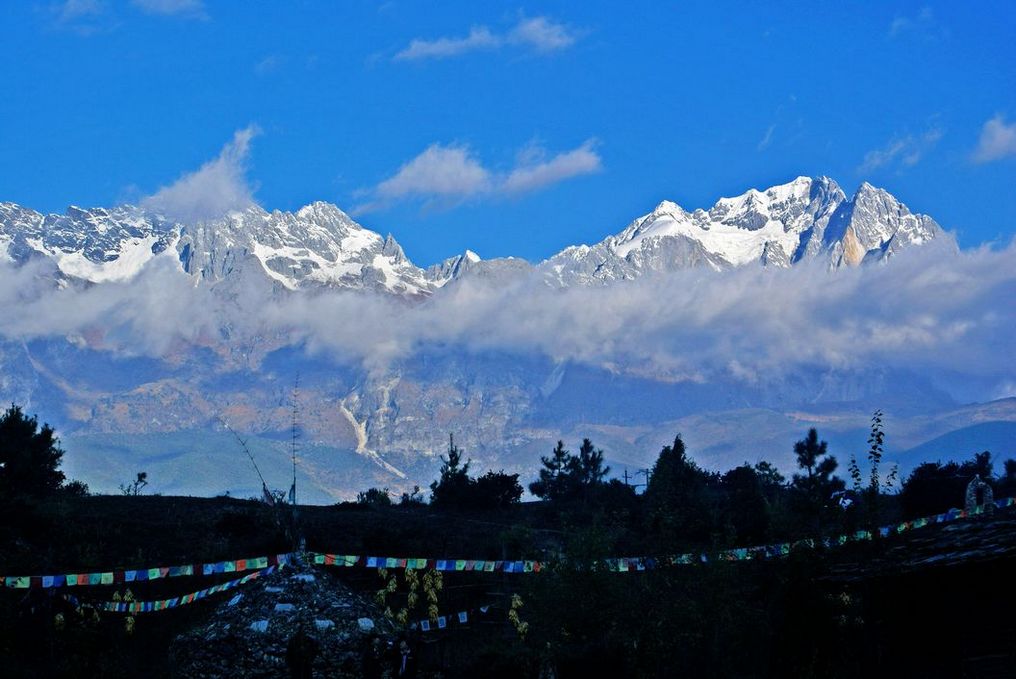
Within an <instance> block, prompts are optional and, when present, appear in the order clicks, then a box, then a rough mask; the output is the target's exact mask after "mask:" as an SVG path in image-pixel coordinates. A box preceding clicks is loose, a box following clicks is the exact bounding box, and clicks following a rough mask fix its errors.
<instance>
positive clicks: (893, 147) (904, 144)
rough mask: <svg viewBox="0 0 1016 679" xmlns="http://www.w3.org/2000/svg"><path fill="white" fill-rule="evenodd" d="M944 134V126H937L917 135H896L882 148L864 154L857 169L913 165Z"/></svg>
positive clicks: (866, 169) (865, 169) (862, 171)
mask: <svg viewBox="0 0 1016 679" xmlns="http://www.w3.org/2000/svg"><path fill="white" fill-rule="evenodd" d="M943 134H944V131H943V130H942V128H940V127H937V126H936V127H932V128H930V129H928V131H927V132H925V133H924V134H921V135H917V136H915V135H912V134H905V135H902V136H895V137H893V138H892V139H890V140H889V142H888V143H887V144H886V145H885V146H883V147H882V148H879V149H874V150H871V151H868V152H867V153H866V154H864V160H863V161H862V162H861V165H860V166H859V167H858V168H857V171H858V172H861V173H866V172H871V171H872V170H877V169H878V168H881V167H885V166H889V165H902V166H905V167H913V166H914V165H917V163H919V162H920V161H921V159H922V158H923V157H924V156H925V154H927V153H928V152H929V151H931V150H932V149H933V148H935V146H936V145H937V144H938V142H939V140H940V139H942V135H943Z"/></svg>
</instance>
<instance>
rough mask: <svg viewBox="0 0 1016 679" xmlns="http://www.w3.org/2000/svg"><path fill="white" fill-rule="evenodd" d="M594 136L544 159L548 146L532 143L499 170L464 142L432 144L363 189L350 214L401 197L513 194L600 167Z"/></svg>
mask: <svg viewBox="0 0 1016 679" xmlns="http://www.w3.org/2000/svg"><path fill="white" fill-rule="evenodd" d="M594 146H595V140H592V139H589V140H586V141H585V142H584V143H583V144H582V145H581V146H579V147H578V148H575V149H572V150H571V151H565V152H563V153H559V154H557V155H556V156H554V157H552V158H550V159H549V160H545V158H546V151H545V150H544V149H543V148H542V147H540V146H538V145H530V146H528V147H526V148H525V149H523V152H522V153H520V154H519V158H518V159H517V161H516V164H515V166H514V167H513V168H512V169H511V170H509V171H507V172H497V171H494V170H491V169H488V168H487V167H484V166H483V164H482V163H481V162H480V161H479V160H478V159H477V158H476V156H475V155H474V154H473V153H472V151H471V150H470V149H469V147H467V146H462V145H452V146H443V145H441V144H431V145H430V146H429V147H427V149H426V150H425V151H424V152H423V153H421V154H420V155H418V156H416V157H415V158H413V159H412V160H410V161H409V162H407V163H404V164H403V165H402V167H400V168H399V170H398V171H397V172H396V173H395V174H394V175H392V176H391V177H389V178H388V179H386V180H384V181H383V182H381V183H380V184H378V185H377V186H376V187H374V188H373V189H372V190H370V191H367V192H366V193H367V194H368V195H369V196H370V197H371V198H370V200H369V201H368V202H366V203H363V204H361V205H359V206H357V207H356V208H355V209H354V213H364V212H369V211H371V210H376V209H380V208H383V207H385V206H387V205H389V204H390V203H392V202H394V201H397V200H403V199H423V200H424V201H425V204H426V205H428V206H430V205H434V204H435V203H446V204H447V203H451V204H454V203H457V202H461V201H462V200H466V199H469V198H474V197H477V196H497V195H517V194H521V193H528V192H531V191H537V190H539V189H542V188H544V187H547V186H550V185H552V184H556V183H558V182H561V181H564V180H566V179H570V178H572V177H576V176H579V175H583V174H590V173H593V172H598V171H600V170H601V169H602V168H603V164H602V161H601V159H600V156H599V154H598V153H597V152H596V150H595V148H594Z"/></svg>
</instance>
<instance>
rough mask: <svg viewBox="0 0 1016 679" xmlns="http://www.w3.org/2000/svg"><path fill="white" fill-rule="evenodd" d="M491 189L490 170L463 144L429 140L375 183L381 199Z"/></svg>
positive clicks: (477, 191) (463, 194)
mask: <svg viewBox="0 0 1016 679" xmlns="http://www.w3.org/2000/svg"><path fill="white" fill-rule="evenodd" d="M488 190H490V172H488V171H487V170H486V169H485V168H484V167H483V166H482V165H481V164H480V163H479V161H477V160H476V158H474V157H473V156H472V155H471V153H470V151H469V148H468V147H466V146H442V145H441V144H431V145H430V146H429V147H427V150H425V151H424V152H423V153H421V154H420V155H418V156H416V157H415V158H413V159H412V160H410V161H409V162H408V163H405V164H404V165H403V166H402V167H400V168H399V171H398V172H396V173H395V175H394V176H392V177H391V178H389V179H386V180H385V181H383V182H381V183H380V184H378V186H377V190H376V193H377V195H378V196H379V197H380V198H382V199H393V198H404V197H407V196H444V197H464V196H470V195H473V194H476V193H483V192H485V191H488Z"/></svg>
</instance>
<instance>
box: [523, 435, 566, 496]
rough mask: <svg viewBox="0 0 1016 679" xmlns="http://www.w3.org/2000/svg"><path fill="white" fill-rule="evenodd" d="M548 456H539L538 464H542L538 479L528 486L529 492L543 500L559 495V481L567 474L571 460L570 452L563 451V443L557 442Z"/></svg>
mask: <svg viewBox="0 0 1016 679" xmlns="http://www.w3.org/2000/svg"><path fill="white" fill-rule="evenodd" d="M550 455H551V456H550V457H546V456H542V455H541V456H540V462H542V463H543V469H541V470H540V478H539V479H537V480H536V481H533V482H532V483H530V484H529V492H530V493H532V494H533V495H535V496H536V497H539V498H543V499H545V500H553V499H555V496H557V495H559V494H560V492H561V490H562V488H561V484H560V483H559V479H560V477H561V475H562V474H566V473H567V469H568V466H569V463H570V461H571V459H572V454H571V452H569V451H568V450H565V447H564V441H558V442H557V445H556V446H555V447H554V450H553V451H551V454H550Z"/></svg>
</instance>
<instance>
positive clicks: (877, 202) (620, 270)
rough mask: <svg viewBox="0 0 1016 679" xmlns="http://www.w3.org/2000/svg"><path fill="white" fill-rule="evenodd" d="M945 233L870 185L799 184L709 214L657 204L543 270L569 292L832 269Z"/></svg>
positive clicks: (821, 180) (730, 202)
mask: <svg viewBox="0 0 1016 679" xmlns="http://www.w3.org/2000/svg"><path fill="white" fill-rule="evenodd" d="M944 233H945V232H944V231H943V230H942V228H941V227H940V226H939V225H938V224H937V223H936V222H935V221H934V220H933V219H931V218H930V217H926V216H924V215H914V214H912V213H911V212H910V211H909V210H908V209H907V207H906V206H905V205H903V204H902V203H901V202H900V201H898V200H896V199H895V198H894V197H893V196H892V195H890V194H889V193H887V192H886V191H884V190H881V189H876V188H874V187H872V186H871V185H870V184H867V183H864V184H862V185H861V187H860V188H859V189H858V191H857V193H856V194H855V195H854V197H853V198H850V199H847V197H846V195H845V194H844V193H843V191H842V189H840V187H839V185H837V184H836V182H834V181H833V180H832V179H829V178H828V177H817V178H809V177H798V178H797V179H795V180H794V181H792V182H789V183H787V184H782V185H779V186H774V187H771V188H769V189H766V190H765V191H758V190H755V189H751V190H749V191H747V192H746V193H744V194H742V195H740V196H736V197H734V198H721V199H720V200H718V201H717V202H716V204H715V205H713V206H712V207H711V208H710V209H709V210H703V209H697V210H694V211H693V212H688V211H687V210H685V209H684V208H682V207H681V206H679V205H677V204H676V203H672V202H670V201H663V202H662V203H660V204H659V205H658V206H657V207H656V209H654V210H653V211H652V212H650V213H649V214H647V215H645V216H643V217H640V218H638V219H636V220H635V221H633V222H632V223H631V224H629V225H628V226H627V227H626V228H625V229H624V230H623V231H621V232H620V233H618V234H617V235H614V236H609V237H607V238H606V239H604V240H603V241H601V242H600V243H597V244H596V245H592V246H585V245H581V246H573V247H570V248H566V249H565V250H563V251H561V252H560V253H558V254H557V255H555V256H553V257H551V258H550V259H549V260H547V261H546V262H544V263H543V265H542V268H543V269H544V271H545V274H546V275H547V276H548V278H549V279H550V280H552V281H554V282H556V283H558V284H564V285H567V284H572V283H592V282H595V281H609V280H615V279H630V278H636V277H638V276H641V275H643V274H645V273H649V272H655V271H665V270H671V269H679V268H687V267H694V266H708V267H711V268H714V269H718V270H719V269H726V268H730V267H736V266H744V265H747V264H752V263H761V264H762V265H765V266H778V267H788V266H791V265H792V264H794V263H796V262H799V261H802V260H806V259H813V258H817V257H823V256H824V257H826V258H827V259H828V261H829V263H830V265H831V266H834V267H836V266H841V265H855V264H859V263H861V261H863V260H866V259H867V260H869V261H871V260H881V259H885V258H887V257H889V256H891V255H893V254H895V253H897V252H899V251H900V250H903V249H905V248H907V247H910V246H912V245H920V244H922V243H924V242H927V241H928V240H931V239H933V238H937V237H942V236H943V234H944Z"/></svg>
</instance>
